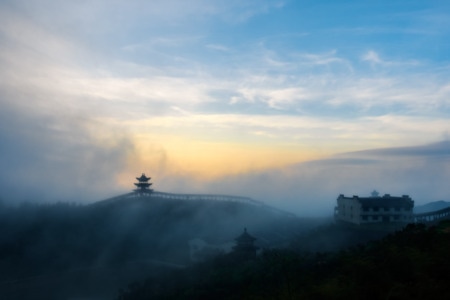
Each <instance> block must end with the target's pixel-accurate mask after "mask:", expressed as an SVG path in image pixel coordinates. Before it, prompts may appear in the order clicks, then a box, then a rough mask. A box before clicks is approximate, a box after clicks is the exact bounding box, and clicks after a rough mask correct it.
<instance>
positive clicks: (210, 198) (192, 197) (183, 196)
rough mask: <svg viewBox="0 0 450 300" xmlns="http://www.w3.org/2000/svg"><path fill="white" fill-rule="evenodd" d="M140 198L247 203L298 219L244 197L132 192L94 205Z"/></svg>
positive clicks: (293, 215) (288, 213)
mask: <svg viewBox="0 0 450 300" xmlns="http://www.w3.org/2000/svg"><path fill="white" fill-rule="evenodd" d="M138 197H150V198H153V197H154V198H162V199H171V200H186V201H192V200H207V201H230V202H240V203H247V204H251V205H256V206H262V207H264V208H266V209H269V210H272V211H275V212H277V213H280V214H283V215H285V216H287V217H294V218H295V217H296V216H295V214H293V213H290V212H286V211H283V210H280V209H277V208H275V207H272V206H269V205H267V204H265V203H264V202H262V201H259V200H255V199H252V198H250V197H242V196H232V195H215V194H175V193H165V192H158V191H153V192H150V193H139V192H132V193H128V194H124V195H120V196H116V197H113V198H109V199H106V200H103V201H99V202H96V203H94V204H96V205H98V204H102V203H107V202H111V201H118V200H121V199H124V198H138Z"/></svg>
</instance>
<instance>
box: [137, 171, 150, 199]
mask: <svg viewBox="0 0 450 300" xmlns="http://www.w3.org/2000/svg"><path fill="white" fill-rule="evenodd" d="M136 179H137V181H138V182H136V183H135V184H134V185H135V186H136V187H137V188H136V189H135V190H134V191H135V192H136V193H137V194H139V195H140V196H144V195H146V196H149V195H150V194H151V193H152V192H153V190H152V189H151V188H150V186H151V185H152V183H151V182H149V180H150V179H151V177H147V176H145V174H144V173H142V175H141V177H136Z"/></svg>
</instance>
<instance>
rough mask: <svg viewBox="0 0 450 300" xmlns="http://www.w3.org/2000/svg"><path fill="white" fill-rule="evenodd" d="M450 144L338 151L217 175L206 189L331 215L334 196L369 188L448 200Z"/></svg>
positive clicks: (303, 212)
mask: <svg viewBox="0 0 450 300" xmlns="http://www.w3.org/2000/svg"><path fill="white" fill-rule="evenodd" d="M449 146H450V145H449V143H448V141H443V142H440V143H435V144H430V145H424V146H417V147H406V148H391V149H389V148H387V149H384V150H382V151H379V150H369V151H362V152H351V153H343V154H340V155H337V156H335V157H331V158H328V159H321V160H315V161H310V162H305V163H300V164H296V165H292V166H289V167H286V168H278V169H271V170H267V171H264V172H255V173H246V174H241V175H235V176H229V177H225V178H220V179H218V180H216V181H213V182H210V183H208V186H207V187H205V190H207V191H208V192H219V191H221V190H222V191H227V193H230V194H237V195H247V196H251V197H253V198H255V199H258V200H263V201H265V202H267V203H268V204H271V205H275V206H277V207H281V208H284V209H286V210H289V211H291V212H294V213H297V214H299V215H331V214H332V212H333V208H334V206H335V201H336V198H337V197H338V195H339V194H345V195H360V196H366V195H367V196H368V195H369V194H370V192H371V191H372V190H373V189H377V190H378V191H379V192H381V193H389V194H392V195H403V194H408V195H410V196H411V197H412V198H413V199H414V200H415V201H416V204H423V203H427V202H430V201H436V200H449V199H448V195H449V192H450V188H449V186H448V184H447V179H448V177H449V176H450V151H449V150H450V147H449ZM437 155H438V157H437ZM437 158H438V159H437Z"/></svg>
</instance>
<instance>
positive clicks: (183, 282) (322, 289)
mask: <svg viewBox="0 0 450 300" xmlns="http://www.w3.org/2000/svg"><path fill="white" fill-rule="evenodd" d="M449 229H450V224H449V223H441V225H440V226H439V227H432V228H426V227H425V226H424V225H421V224H418V225H414V224H411V225H408V226H407V227H406V228H405V229H404V230H402V231H400V232H397V233H394V234H391V235H389V236H387V237H385V238H383V239H381V240H379V241H376V242H371V243H368V244H364V245H363V244H361V245H359V246H355V247H351V248H348V249H347V250H342V251H339V252H334V253H333V252H316V253H312V252H298V251H293V250H287V249H284V250H283V249H277V250H268V251H264V253H262V255H260V256H259V257H258V258H257V259H256V260H248V261H240V260H236V259H234V258H233V257H232V256H230V255H224V256H221V257H218V258H216V259H215V260H212V261H210V262H209V263H204V264H201V265H196V266H193V267H191V268H188V269H185V270H179V271H174V272H172V273H171V274H170V276H167V277H160V278H149V279H148V280H147V281H145V282H142V283H140V284H135V285H132V286H130V287H129V288H128V289H127V290H125V291H122V293H121V295H120V297H119V299H120V300H141V299H205V300H206V299H342V300H349V299H380V300H381V299H408V300H410V299H449V297H450V290H449V289H448V282H449V281H450V272H449V271H450V256H449V255H448V249H450V238H449Z"/></svg>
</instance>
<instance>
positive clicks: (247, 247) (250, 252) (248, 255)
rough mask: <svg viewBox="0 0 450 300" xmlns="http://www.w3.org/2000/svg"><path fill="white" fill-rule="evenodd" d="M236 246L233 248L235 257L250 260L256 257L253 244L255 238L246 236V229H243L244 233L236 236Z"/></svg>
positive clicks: (255, 248)
mask: <svg viewBox="0 0 450 300" xmlns="http://www.w3.org/2000/svg"><path fill="white" fill-rule="evenodd" d="M235 241H236V246H234V247H233V251H234V253H235V254H236V255H238V256H239V257H241V258H243V259H252V258H255V257H256V250H257V249H258V247H256V246H255V245H254V244H253V243H254V242H255V241H256V238H255V237H253V236H251V235H250V234H248V232H247V228H244V233H242V234H241V235H240V236H238V237H237V238H236V239H235Z"/></svg>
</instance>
